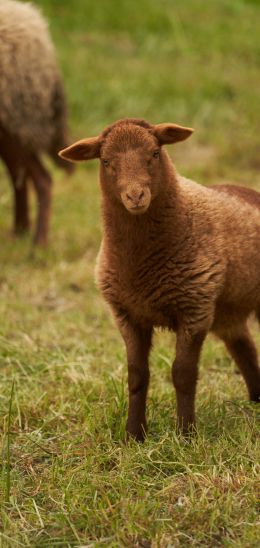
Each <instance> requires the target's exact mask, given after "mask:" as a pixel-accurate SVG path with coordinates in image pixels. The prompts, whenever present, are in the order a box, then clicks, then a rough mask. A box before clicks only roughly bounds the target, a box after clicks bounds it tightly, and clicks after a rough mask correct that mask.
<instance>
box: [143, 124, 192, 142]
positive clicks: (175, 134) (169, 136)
mask: <svg viewBox="0 0 260 548" xmlns="http://www.w3.org/2000/svg"><path fill="white" fill-rule="evenodd" d="M193 131H194V129H192V128H191V127H183V126H178V125H177V124H157V125H155V126H153V133H154V135H155V137H156V138H157V139H158V141H159V144H160V145H170V144H171V143H177V142H178V141H184V140H185V139H188V137H190V135H191V134H192V133H193Z"/></svg>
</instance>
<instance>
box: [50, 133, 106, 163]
mask: <svg viewBox="0 0 260 548" xmlns="http://www.w3.org/2000/svg"><path fill="white" fill-rule="evenodd" d="M100 146H101V139H100V137H90V138H89V139H81V141H77V142H76V143H74V144H73V145H70V146H69V147H67V148H64V149H63V150H61V151H60V152H59V156H60V157H61V158H64V160H69V162H84V161H86V160H92V159H93V158H99V156H100Z"/></svg>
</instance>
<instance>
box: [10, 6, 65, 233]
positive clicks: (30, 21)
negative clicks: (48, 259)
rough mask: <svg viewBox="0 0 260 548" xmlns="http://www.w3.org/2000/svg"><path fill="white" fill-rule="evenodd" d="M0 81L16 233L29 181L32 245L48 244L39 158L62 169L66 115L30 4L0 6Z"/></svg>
mask: <svg viewBox="0 0 260 548" xmlns="http://www.w3.org/2000/svg"><path fill="white" fill-rule="evenodd" d="M0 75H1V77H0V157H1V158H2V160H3V161H4V163H5V164H6V167H7V170H8V172H9V175H10V179H11V181H12V185H13V190H14V202H15V220H14V229H15V232H16V233H21V232H24V231H26V230H28V228H29V212H28V196H27V182H28V179H31V180H32V181H33V184H34V187H35V191H36V194H37V202H38V216H37V221H36V231H35V235H34V242H35V243H37V244H46V242H47V235H48V223H49V215H50V205H51V183H52V180H51V176H50V174H49V172H48V171H47V169H46V167H44V165H43V163H42V160H41V158H40V155H41V154H42V153H47V154H48V155H49V156H51V158H52V159H54V160H55V162H56V163H57V164H58V165H60V166H62V167H65V162H63V161H61V160H60V159H59V158H58V156H57V151H58V150H59V149H60V148H61V147H63V146H66V144H67V122H66V118H67V112H66V102H65V97H64V90H63V84H62V80H61V75H60V72H59V69H58V66H57V62H56V58H55V51H54V47H53V44H52V41H51V38H50V35H49V32H48V28H47V24H46V22H45V20H44V18H43V17H42V15H41V13H40V12H39V10H38V9H37V8H36V7H34V6H32V5H31V4H27V3H21V2H18V1H15V0H1V1H0ZM67 166H68V164H66V168H67Z"/></svg>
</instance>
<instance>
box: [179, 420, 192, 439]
mask: <svg viewBox="0 0 260 548" xmlns="http://www.w3.org/2000/svg"><path fill="white" fill-rule="evenodd" d="M196 433H197V429H196V423H195V422H189V423H188V424H183V423H182V424H180V423H177V434H179V435H180V436H182V437H183V438H185V439H187V440H188V439H189V438H191V437H192V436H194V435H195V434H196Z"/></svg>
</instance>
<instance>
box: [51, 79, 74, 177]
mask: <svg viewBox="0 0 260 548" xmlns="http://www.w3.org/2000/svg"><path fill="white" fill-rule="evenodd" d="M52 123H53V126H54V128H55V132H54V135H53V138H52V142H51V146H50V148H49V151H48V152H49V155H50V156H51V158H52V159H53V161H54V162H55V164H56V165H57V166H59V167H61V168H62V169H64V170H65V171H67V172H68V173H72V172H73V171H74V169H75V168H74V165H73V164H72V163H71V162H66V161H65V160H63V159H62V158H60V156H58V152H59V151H60V150H61V149H63V148H66V147H67V146H68V145H69V138H68V126H67V104H66V99H65V93H64V88H63V84H62V81H61V79H57V82H56V86H55V88H54V90H53V95H52Z"/></svg>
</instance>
